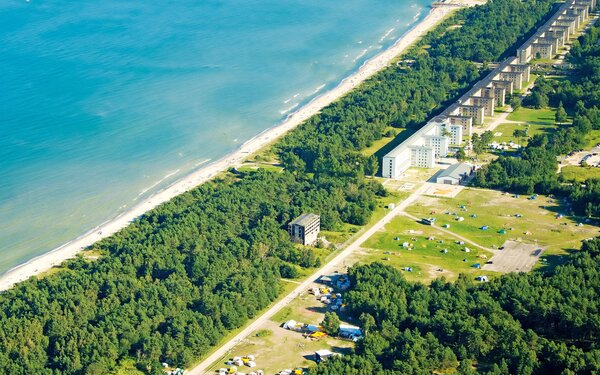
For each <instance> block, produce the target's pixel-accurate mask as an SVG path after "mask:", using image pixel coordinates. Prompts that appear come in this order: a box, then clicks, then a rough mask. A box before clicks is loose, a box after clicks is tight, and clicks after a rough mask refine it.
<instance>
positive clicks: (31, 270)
mask: <svg viewBox="0 0 600 375" xmlns="http://www.w3.org/2000/svg"><path fill="white" fill-rule="evenodd" d="M455 9H456V7H454V8H453V7H439V8H434V9H432V10H431V12H430V13H429V15H427V17H425V18H424V19H423V21H421V22H420V23H419V24H417V25H416V26H415V27H413V28H412V29H411V30H409V31H408V32H407V33H406V34H405V35H404V36H403V37H402V38H401V39H399V40H398V41H397V42H396V43H395V44H394V45H393V46H392V47H390V48H388V49H387V50H385V51H383V52H382V53H380V54H379V55H377V56H375V57H373V58H372V59H371V60H369V61H367V62H366V63H365V64H364V65H363V66H362V67H361V68H360V69H359V70H358V71H357V72H356V73H354V74H352V75H351V76H349V77H348V78H346V79H344V80H343V81H342V82H340V84H339V85H338V86H337V87H335V88H334V89H332V90H330V91H328V92H326V93H324V94H323V95H321V96H319V97H317V98H315V99H314V100H312V101H311V102H310V103H308V104H307V105H306V106H304V107H302V108H300V109H299V110H298V111H297V112H295V113H293V114H292V115H290V116H289V117H288V118H287V119H286V120H285V121H284V122H282V123H281V124H280V125H278V126H276V127H274V128H272V129H269V130H267V131H265V132H263V133H261V134H259V135H258V136H256V137H254V138H252V139H251V140H249V141H248V142H246V143H244V144H243V145H242V146H241V147H240V149H239V150H237V151H235V152H233V153H232V154H229V155H227V156H225V157H223V158H222V159H220V160H218V161H216V162H214V163H212V164H210V165H208V166H206V167H204V168H201V169H199V170H197V171H195V172H193V173H191V174H190V175H189V176H187V177H185V178H183V179H182V180H180V181H178V182H176V183H175V184H173V185H171V186H170V187H168V188H166V189H165V190H163V191H160V192H158V193H157V194H155V195H153V196H152V197H150V198H149V199H147V200H145V201H144V202H142V203H140V204H138V205H137V206H135V207H133V208H132V209H131V210H130V211H128V212H125V213H123V214H122V215H120V216H118V217H117V218H115V219H114V220H111V221H109V222H108V223H105V224H102V225H100V226H99V227H97V228H94V229H93V230H91V231H89V232H88V233H86V234H84V235H82V236H80V237H78V238H76V239H74V240H73V241H70V242H68V243H66V244H64V245H62V246H60V247H58V248H56V249H54V250H52V251H50V252H48V253H46V254H43V255H41V256H39V257H36V258H33V259H32V260H30V261H29V262H27V263H24V264H22V265H20V266H17V267H15V268H13V269H11V270H9V271H8V272H6V273H5V274H3V275H2V276H0V291H2V290H6V289H8V288H10V287H11V286H12V285H14V284H15V283H18V282H20V281H23V280H26V279H28V278H30V277H31V276H34V275H37V274H38V273H41V272H44V271H47V270H48V269H50V268H52V267H53V266H55V265H58V264H60V263H61V262H63V261H64V260H66V259H69V258H72V257H74V256H75V255H76V254H77V253H79V252H80V251H81V250H83V249H85V248H86V247H88V246H91V245H92V244H94V243H95V242H97V241H99V240H101V239H103V238H106V237H108V236H110V235H112V234H114V233H116V232H117V231H119V230H120V229H122V228H124V227H126V226H127V225H128V224H129V223H130V222H131V221H133V220H134V219H136V218H138V217H140V216H141V215H143V214H144V213H146V212H148V211H150V210H151V209H153V208H154V207H156V206H158V205H160V204H161V203H164V202H167V201H169V200H170V199H172V198H174V197H175V196H177V195H179V194H181V193H183V192H185V191H188V190H191V189H193V188H194V187H196V186H198V185H200V184H202V183H203V182H206V181H207V180H209V179H210V178H211V177H213V176H214V175H216V174H217V173H218V172H220V171H223V170H226V169H227V168H229V167H231V166H237V165H240V164H241V163H242V162H243V160H244V159H246V158H247V157H248V155H250V154H253V153H255V152H257V151H258V150H260V149H261V148H263V147H265V146H266V145H268V144H269V143H271V142H273V141H274V140H276V139H277V138H279V137H281V136H283V135H284V134H286V133H287V132H289V131H290V130H292V129H294V128H295V127H297V126H298V125H300V124H301V123H302V122H303V121H304V120H306V119H308V118H309V117H311V116H313V115H315V114H316V113H318V112H319V111H320V110H321V109H322V108H323V107H325V106H327V105H329V104H330V103H332V102H333V101H335V100H337V99H338V98H340V97H342V96H344V95H345V94H347V93H348V92H349V91H351V90H353V89H354V88H356V87H357V86H358V85H360V84H361V83H362V82H363V81H365V80H366V79H368V78H369V77H371V76H372V75H374V74H375V73H377V72H378V71H380V70H381V69H383V68H384V67H386V66H387V65H388V64H389V63H390V61H392V60H393V59H394V58H395V57H397V56H398V55H399V54H400V53H402V52H403V51H404V50H405V49H406V48H407V47H408V46H410V45H411V44H412V43H413V42H414V41H416V40H417V39H418V38H419V37H420V36H421V35H423V34H424V33H425V32H427V31H428V30H429V29H431V28H432V27H433V26H434V25H435V24H437V23H438V22H439V21H441V20H442V19H443V18H444V17H445V16H446V15H447V14H449V13H450V12H452V11H453V10H455Z"/></svg>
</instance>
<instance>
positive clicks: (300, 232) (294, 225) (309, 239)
mask: <svg viewBox="0 0 600 375" xmlns="http://www.w3.org/2000/svg"><path fill="white" fill-rule="evenodd" d="M320 231H321V217H320V216H319V215H316V214H312V213H309V214H303V215H300V216H298V217H297V218H296V219H294V221H292V222H291V223H289V224H288V233H289V234H290V239H291V240H292V242H295V243H299V244H302V245H305V246H311V245H314V244H315V243H316V242H317V238H318V236H319V232H320Z"/></svg>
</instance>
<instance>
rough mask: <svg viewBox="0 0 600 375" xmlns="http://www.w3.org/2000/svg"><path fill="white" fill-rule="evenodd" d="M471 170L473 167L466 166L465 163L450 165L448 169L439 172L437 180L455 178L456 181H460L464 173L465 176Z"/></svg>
mask: <svg viewBox="0 0 600 375" xmlns="http://www.w3.org/2000/svg"><path fill="white" fill-rule="evenodd" d="M472 168H473V166H472V165H471V164H467V163H456V164H452V165H451V166H449V167H448V168H446V169H444V170H443V171H441V172H440V174H439V175H438V178H441V177H452V178H456V179H457V180H460V179H461V177H462V176H463V175H464V174H465V173H466V174H469V173H471V170H472Z"/></svg>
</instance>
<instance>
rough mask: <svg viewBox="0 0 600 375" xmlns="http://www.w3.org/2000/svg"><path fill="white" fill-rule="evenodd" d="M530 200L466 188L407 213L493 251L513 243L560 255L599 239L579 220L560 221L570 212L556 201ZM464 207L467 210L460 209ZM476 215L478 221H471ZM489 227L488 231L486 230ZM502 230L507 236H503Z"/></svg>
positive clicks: (431, 199)
mask: <svg viewBox="0 0 600 375" xmlns="http://www.w3.org/2000/svg"><path fill="white" fill-rule="evenodd" d="M527 198H528V197H525V196H520V197H518V198H515V197H514V196H513V195H510V194H503V193H501V192H498V191H493V190H482V189H470V188H466V189H464V190H463V191H462V192H461V193H459V194H458V195H457V196H456V198H434V197H421V198H420V199H419V200H418V201H417V202H416V203H415V204H413V205H412V206H410V207H408V208H407V212H409V213H411V214H413V215H415V216H417V217H430V216H433V217H436V218H437V223H438V224H437V225H443V224H445V223H449V224H450V225H451V228H450V229H449V230H451V231H453V232H455V233H457V234H459V235H462V236H464V237H466V238H469V239H471V240H472V241H474V242H475V243H478V244H480V245H481V246H485V247H490V248H493V247H496V248H497V247H500V246H502V244H503V243H504V241H506V240H508V239H513V240H516V241H522V242H524V243H530V244H538V245H540V246H547V250H546V251H547V253H549V254H560V253H564V252H566V251H568V250H569V249H577V248H579V246H580V242H581V240H583V239H585V238H589V237H593V236H597V235H598V233H599V231H598V227H594V226H591V225H584V226H582V227H579V226H577V224H578V222H579V220H577V219H576V218H567V217H563V218H560V219H559V218H557V217H556V216H557V214H558V213H565V211H566V210H565V208H564V207H561V206H560V205H559V203H558V202H556V200H554V199H550V198H548V197H543V196H539V197H537V198H536V199H533V200H529V199H527ZM463 205H464V207H465V209H464V210H462V209H461V208H460V206H463ZM446 212H449V213H450V214H446ZM454 212H456V214H457V216H462V217H464V221H462V222H458V221H456V220H454V218H455V217H456V216H454V215H452V213H454ZM473 214H474V215H476V217H471V215H473ZM517 215H521V217H518V216H517ZM485 225H487V226H488V229H487V230H482V229H481V228H482V227H483V226H485ZM501 230H504V231H505V232H506V233H505V234H502V233H500V231H501Z"/></svg>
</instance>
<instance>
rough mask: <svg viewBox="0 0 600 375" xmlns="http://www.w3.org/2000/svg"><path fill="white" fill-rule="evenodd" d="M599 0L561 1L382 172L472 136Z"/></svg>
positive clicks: (390, 157)
mask: <svg viewBox="0 0 600 375" xmlns="http://www.w3.org/2000/svg"><path fill="white" fill-rule="evenodd" d="M596 1H597V0H567V2H565V3H564V4H562V5H561V6H560V7H559V9H558V10H557V12H556V13H555V14H554V15H552V17H550V19H549V20H548V21H547V22H546V23H544V25H543V26H541V27H540V28H539V29H538V30H537V31H536V32H535V33H534V34H533V35H532V36H531V37H530V38H529V39H528V40H527V41H526V42H525V43H524V44H523V45H522V46H521V47H519V48H518V49H517V53H516V56H513V57H509V58H507V59H505V60H504V61H502V62H501V63H500V64H499V65H498V67H496V68H495V69H494V70H493V71H491V72H490V73H489V74H488V75H487V76H486V77H485V78H483V79H482V80H481V81H479V82H477V83H476V84H475V85H473V87H472V88H471V89H470V90H469V91H468V92H466V93H465V94H464V95H463V96H461V97H460V98H459V99H458V100H457V101H456V102H455V103H454V104H452V105H450V106H449V107H448V108H446V110H445V111H443V112H442V113H441V114H440V115H438V116H436V117H435V118H433V119H432V120H431V121H429V122H428V123H427V124H425V125H424V126H423V127H422V128H421V129H419V130H418V131H417V132H415V133H414V134H413V135H411V136H410V137H409V138H408V139H406V140H405V141H404V142H402V144H400V145H399V146H397V147H396V148H394V149H393V150H392V151H390V152H389V153H388V154H387V155H385V156H384V157H383V166H382V175H383V177H387V178H399V177H400V176H401V175H402V173H403V172H404V171H405V170H406V169H408V168H409V167H411V166H414V167H422V168H432V167H434V166H435V159H436V158H443V157H445V156H447V154H448V147H449V146H450V145H460V144H462V142H463V138H466V137H471V135H472V134H473V126H474V125H481V124H484V123H485V118H486V116H493V114H494V110H495V108H496V107H501V106H503V105H504V104H505V103H506V100H507V98H509V97H510V96H512V95H513V92H514V91H515V90H520V89H522V88H523V86H524V85H525V84H527V83H528V82H529V80H530V79H531V66H530V65H529V62H530V61H531V60H532V59H533V58H536V56H537V57H541V58H552V57H554V56H555V55H556V54H557V53H558V51H559V49H560V48H561V47H562V46H564V45H565V44H566V43H567V42H568V41H569V38H570V37H572V36H573V35H574V34H575V32H576V31H577V30H578V28H579V27H581V26H582V24H583V22H585V20H586V19H587V17H589V13H590V12H591V11H592V10H593V9H594V7H595V6H596ZM451 171H452V170H451ZM454 180H456V179H454Z"/></svg>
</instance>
